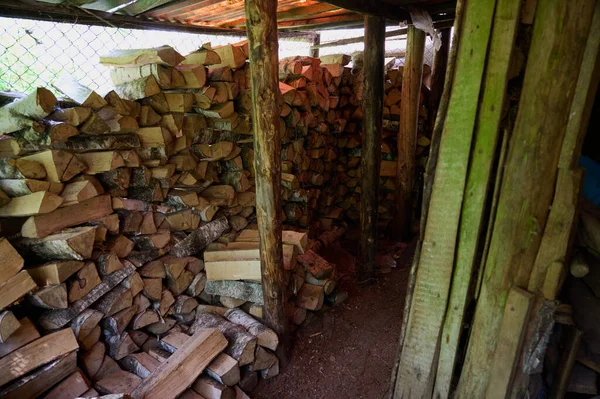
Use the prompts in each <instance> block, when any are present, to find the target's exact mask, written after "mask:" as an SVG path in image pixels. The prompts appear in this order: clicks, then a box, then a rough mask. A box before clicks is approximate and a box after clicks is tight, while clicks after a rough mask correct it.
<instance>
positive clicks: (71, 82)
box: [52, 73, 108, 110]
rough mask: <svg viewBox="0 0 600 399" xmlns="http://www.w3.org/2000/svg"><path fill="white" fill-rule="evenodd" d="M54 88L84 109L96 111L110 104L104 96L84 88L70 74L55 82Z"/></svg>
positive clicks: (65, 74)
mask: <svg viewBox="0 0 600 399" xmlns="http://www.w3.org/2000/svg"><path fill="white" fill-rule="evenodd" d="M52 86H53V87H54V88H55V89H57V90H58V91H60V92H61V93H63V94H65V95H66V96H67V97H69V98H70V99H72V100H73V101H75V102H76V103H77V104H79V105H81V106H82V107H89V108H92V109H94V110H96V109H100V108H102V107H104V106H106V105H107V104H108V103H107V102H106V100H105V99H104V98H102V96H100V95H99V94H98V93H96V92H95V91H93V90H90V89H89V88H87V87H85V86H83V85H82V84H81V83H79V82H78V81H77V80H76V79H75V78H74V77H73V76H71V75H69V74H68V73H64V74H63V75H61V77H59V78H58V80H56V81H54V83H53V84H52Z"/></svg>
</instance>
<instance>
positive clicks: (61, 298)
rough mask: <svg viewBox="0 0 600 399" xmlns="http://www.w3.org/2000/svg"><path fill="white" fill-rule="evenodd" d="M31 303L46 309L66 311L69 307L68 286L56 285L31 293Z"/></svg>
mask: <svg viewBox="0 0 600 399" xmlns="http://www.w3.org/2000/svg"><path fill="white" fill-rule="evenodd" d="M28 300H29V302H30V303H31V304H32V305H34V306H37V307H40V308H44V309H66V308H67V307H68V306H69V301H68V299H67V285H66V284H55V285H48V286H46V287H43V288H40V289H39V290H36V291H34V292H32V293H31V295H30V296H29V297H28Z"/></svg>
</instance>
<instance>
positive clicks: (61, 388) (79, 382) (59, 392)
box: [44, 371, 90, 399]
mask: <svg viewBox="0 0 600 399" xmlns="http://www.w3.org/2000/svg"><path fill="white" fill-rule="evenodd" d="M89 388H90V386H89V383H88V380H87V378H86V377H85V376H84V375H83V374H82V373H81V371H76V372H74V373H72V374H71V375H69V376H68V377H67V378H65V379H64V380H62V381H61V383H60V384H58V385H56V386H55V387H54V388H52V390H50V392H48V393H47V394H46V395H45V396H44V399H62V398H76V397H79V396H80V395H83V394H84V393H85V392H87V390H88V389H89Z"/></svg>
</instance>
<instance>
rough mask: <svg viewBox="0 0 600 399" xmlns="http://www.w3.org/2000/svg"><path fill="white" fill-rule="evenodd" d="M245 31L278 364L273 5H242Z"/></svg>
mask: <svg viewBox="0 0 600 399" xmlns="http://www.w3.org/2000/svg"><path fill="white" fill-rule="evenodd" d="M246 31H247V34H248V47H249V58H250V86H251V89H252V120H253V121H254V122H253V125H254V126H253V128H254V167H255V170H256V215H257V219H258V235H259V238H260V260H261V271H262V287H263V296H264V308H265V320H266V322H267V324H268V325H269V326H270V327H271V328H272V329H273V330H275V332H276V333H277V335H278V336H279V339H280V341H279V342H280V343H281V346H280V347H279V348H278V349H279V350H278V355H279V358H280V361H281V362H282V363H283V364H285V363H287V360H288V358H289V353H290V340H289V332H288V325H287V319H286V316H285V310H284V301H285V284H284V283H283V281H284V279H283V250H282V243H281V208H282V203H281V132H280V128H279V126H280V124H279V114H280V108H281V103H282V101H281V100H282V99H281V98H280V96H281V94H280V91H279V72H278V71H279V70H278V67H279V57H278V43H277V0H246Z"/></svg>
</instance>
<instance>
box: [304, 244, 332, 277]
mask: <svg viewBox="0 0 600 399" xmlns="http://www.w3.org/2000/svg"><path fill="white" fill-rule="evenodd" d="M297 260H298V262H299V263H300V264H301V265H302V266H304V267H305V268H306V270H307V271H309V272H310V273H311V274H312V275H313V276H314V277H315V278H317V279H322V278H325V277H328V276H329V275H330V274H331V272H332V271H333V265H332V264H330V263H329V262H327V261H326V260H325V259H323V258H322V257H321V256H319V255H318V254H316V253H315V252H314V251H312V250H308V251H307V252H305V253H304V254H302V255H298V258H297Z"/></svg>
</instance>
